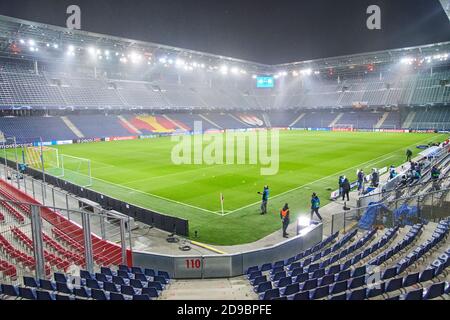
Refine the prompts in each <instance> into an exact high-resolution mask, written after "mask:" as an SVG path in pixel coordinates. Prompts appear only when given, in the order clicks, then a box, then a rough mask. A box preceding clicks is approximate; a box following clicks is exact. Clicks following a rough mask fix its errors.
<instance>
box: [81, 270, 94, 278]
mask: <svg viewBox="0 0 450 320" xmlns="http://www.w3.org/2000/svg"><path fill="white" fill-rule="evenodd" d="M80 277H81V278H82V279H86V280H87V279H94V275H93V274H91V273H90V272H89V271H87V270H80Z"/></svg>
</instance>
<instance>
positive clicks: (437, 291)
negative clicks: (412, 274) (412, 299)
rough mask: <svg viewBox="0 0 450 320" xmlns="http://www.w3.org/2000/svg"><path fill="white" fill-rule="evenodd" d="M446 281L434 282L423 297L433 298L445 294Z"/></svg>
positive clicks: (426, 298) (425, 298)
mask: <svg viewBox="0 0 450 320" xmlns="http://www.w3.org/2000/svg"><path fill="white" fill-rule="evenodd" d="M445 285H446V283H445V282H439V283H434V284H432V285H431V286H430V287H429V288H428V289H426V290H425V292H424V294H423V299H424V300H431V299H434V298H437V297H439V296H442V295H443V294H445V291H446V290H445V289H446V288H445Z"/></svg>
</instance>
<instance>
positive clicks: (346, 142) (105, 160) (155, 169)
mask: <svg viewBox="0 0 450 320" xmlns="http://www.w3.org/2000/svg"><path fill="white" fill-rule="evenodd" d="M443 138H444V136H442V135H437V134H420V133H417V134H415V133H408V134H406V133H405V134H404V133H364V132H309V131H282V132H280V169H279V172H278V174H277V175H274V176H261V175H260V167H259V166H255V165H210V166H208V165H180V166H176V165H174V164H172V161H171V149H172V147H173V146H174V145H175V144H176V142H172V141H171V139H170V138H167V137H165V138H158V139H148V140H133V141H117V142H104V143H92V144H78V145H64V146H58V149H59V152H60V153H61V154H68V155H72V156H76V157H82V158H88V159H90V160H91V162H92V175H93V177H94V179H93V185H92V187H91V189H93V190H96V191H99V192H102V193H104V194H106V195H109V196H111V197H115V198H118V199H121V200H124V201H127V202H129V203H132V204H135V205H139V206H142V207H146V208H150V209H153V210H155V211H158V212H161V213H165V214H169V215H172V216H177V217H181V218H185V219H188V220H189V229H190V237H191V238H192V239H195V240H197V241H201V242H204V243H209V244H216V245H234V244H242V243H248V242H252V241H256V240H258V239H260V238H262V237H264V236H266V235H268V234H270V233H272V232H274V231H276V230H279V229H280V227H281V223H280V218H279V214H278V212H279V210H280V208H281V207H282V205H283V204H284V203H285V202H288V203H289V206H290V208H291V221H295V219H296V217H297V216H298V215H299V214H309V205H310V204H309V200H310V195H311V193H312V192H313V191H314V192H317V193H318V195H319V197H320V198H321V202H322V206H323V205H326V204H327V203H328V202H329V200H328V199H329V195H330V189H331V190H333V191H334V190H335V189H336V188H337V180H338V176H339V175H340V174H345V175H347V177H349V178H350V180H355V179H356V170H357V169H358V168H363V169H365V172H366V173H368V172H369V171H370V169H371V168H373V167H377V168H381V167H384V166H388V165H391V164H396V165H398V164H401V163H402V162H404V161H405V150H406V148H407V147H410V148H411V150H413V152H414V153H415V154H416V153H417V152H419V150H418V149H416V148H415V146H416V145H417V144H423V143H428V142H431V141H437V140H442V139H443ZM73 165H74V166H75V164H73ZM69 166H70V165H69ZM66 169H70V168H66ZM67 179H68V180H70V175H67ZM265 184H268V185H269V186H270V192H271V194H270V199H269V205H268V214H267V215H264V216H261V215H260V214H259V212H260V211H259V202H260V196H259V195H258V194H257V191H261V190H262V187H263V185H265ZM221 192H222V193H223V194H224V198H225V201H224V203H225V210H226V213H227V215H226V216H220V215H218V212H220V197H219V195H220V193H221ZM194 231H198V237H197V238H194Z"/></svg>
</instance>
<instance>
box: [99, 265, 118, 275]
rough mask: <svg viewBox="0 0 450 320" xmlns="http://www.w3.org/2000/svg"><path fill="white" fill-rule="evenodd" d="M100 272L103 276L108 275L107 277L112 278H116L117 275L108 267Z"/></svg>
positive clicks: (102, 268)
mask: <svg viewBox="0 0 450 320" xmlns="http://www.w3.org/2000/svg"><path fill="white" fill-rule="evenodd" d="M100 272H101V273H103V274H106V275H107V276H110V277H112V276H115V274H114V273H113V271H112V270H111V268H108V267H101V268H100Z"/></svg>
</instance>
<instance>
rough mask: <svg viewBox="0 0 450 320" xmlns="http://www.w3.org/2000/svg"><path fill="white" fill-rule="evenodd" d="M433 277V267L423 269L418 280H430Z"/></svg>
mask: <svg viewBox="0 0 450 320" xmlns="http://www.w3.org/2000/svg"><path fill="white" fill-rule="evenodd" d="M433 278H434V269H425V270H424V271H422V272H421V273H420V276H419V282H425V281H430V280H431V279H433Z"/></svg>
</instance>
